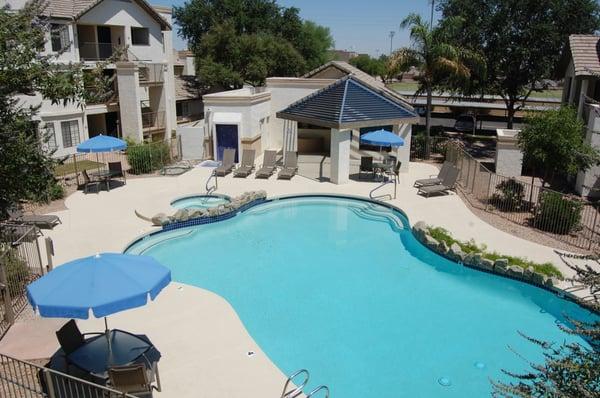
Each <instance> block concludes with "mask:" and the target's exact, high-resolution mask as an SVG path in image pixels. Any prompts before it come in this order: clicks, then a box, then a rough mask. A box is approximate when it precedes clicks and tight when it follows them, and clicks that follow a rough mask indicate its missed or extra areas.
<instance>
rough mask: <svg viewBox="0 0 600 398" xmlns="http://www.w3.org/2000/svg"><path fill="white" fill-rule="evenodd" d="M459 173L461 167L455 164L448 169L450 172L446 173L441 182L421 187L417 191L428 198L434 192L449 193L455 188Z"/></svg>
mask: <svg viewBox="0 0 600 398" xmlns="http://www.w3.org/2000/svg"><path fill="white" fill-rule="evenodd" d="M459 173H460V170H459V169H457V168H456V167H454V166H451V168H450V170H449V171H448V174H446V176H445V177H444V179H443V180H442V183H441V184H437V185H429V186H425V187H419V190H418V192H417V193H420V194H422V195H424V196H425V197H427V198H428V197H429V196H430V195H431V194H434V193H441V194H449V193H450V191H452V190H454V187H455V185H456V181H457V180H458V174H459Z"/></svg>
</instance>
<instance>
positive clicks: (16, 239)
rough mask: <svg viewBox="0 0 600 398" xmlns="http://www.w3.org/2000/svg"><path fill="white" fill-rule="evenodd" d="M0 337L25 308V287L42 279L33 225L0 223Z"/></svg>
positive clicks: (41, 264)
mask: <svg viewBox="0 0 600 398" xmlns="http://www.w3.org/2000/svg"><path fill="white" fill-rule="evenodd" d="M0 229H1V233H0V337H2V336H3V335H4V333H6V331H7V330H8V328H9V327H10V326H11V325H12V324H13V323H14V320H15V317H16V316H17V315H18V314H19V313H21V311H23V309H24V308H25V306H26V305H27V297H26V291H25V288H26V286H27V285H28V284H29V283H30V282H32V281H34V280H35V279H37V278H39V277H40V276H42V275H43V274H44V272H45V269H44V268H45V267H44V265H43V262H42V257H41V253H40V247H39V243H38V237H39V236H40V235H41V234H40V232H39V229H38V228H37V227H34V226H25V225H14V224H0Z"/></svg>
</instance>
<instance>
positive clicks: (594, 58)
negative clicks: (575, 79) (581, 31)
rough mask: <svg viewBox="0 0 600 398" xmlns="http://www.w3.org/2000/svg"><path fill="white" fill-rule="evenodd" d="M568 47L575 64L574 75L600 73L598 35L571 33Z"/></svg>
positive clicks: (599, 43) (599, 42)
mask: <svg viewBox="0 0 600 398" xmlns="http://www.w3.org/2000/svg"><path fill="white" fill-rule="evenodd" d="M569 48H570V49H571V56H572V57H573V65H574V66H575V76H593V75H594V74H600V36H595V35H571V36H569Z"/></svg>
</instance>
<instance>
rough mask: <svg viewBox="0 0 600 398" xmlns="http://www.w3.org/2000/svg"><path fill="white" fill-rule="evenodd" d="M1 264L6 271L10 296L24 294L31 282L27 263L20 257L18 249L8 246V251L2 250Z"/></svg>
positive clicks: (0, 255)
mask: <svg viewBox="0 0 600 398" xmlns="http://www.w3.org/2000/svg"><path fill="white" fill-rule="evenodd" d="M0 264H1V266H2V267H4V270H5V272H6V280H7V282H8V291H9V292H10V296H11V297H17V296H19V295H21V294H23V291H24V289H25V286H26V285H27V283H28V282H29V270H28V268H27V263H26V262H25V261H24V260H23V259H22V258H21V257H19V253H18V252H17V250H16V249H14V248H8V249H7V250H6V251H0Z"/></svg>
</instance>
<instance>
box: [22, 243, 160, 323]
mask: <svg viewBox="0 0 600 398" xmlns="http://www.w3.org/2000/svg"><path fill="white" fill-rule="evenodd" d="M170 281H171V271H170V270H169V269H168V268H166V267H164V266H163V265H161V264H159V263H158V262H157V261H156V260H154V259H153V258H152V257H148V256H138V255H131V254H118V253H102V254H96V255H95V256H90V257H84V258H80V259H77V260H73V261H71V262H68V263H66V264H64V265H61V266H60V267H56V268H55V269H54V270H52V271H50V272H49V273H48V274H46V275H44V276H43V277H41V278H39V279H38V280H36V281H34V282H32V283H30V284H29V285H28V286H27V299H28V300H29V303H30V304H31V306H32V307H33V309H34V310H37V311H38V312H39V314H40V315H41V316H43V317H50V318H78V319H87V318H88V316H89V313H90V311H91V312H92V313H93V314H94V316H95V317H97V318H100V317H106V316H108V315H110V314H114V313H116V312H119V311H123V310H127V309H130V308H136V307H141V306H143V305H145V304H146V302H147V299H148V296H150V299H152V300H154V298H155V297H156V296H157V295H158V294H159V293H160V291H161V290H162V289H163V288H164V287H165V286H167V285H168V284H169V282H170ZM107 329H108V328H107Z"/></svg>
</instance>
